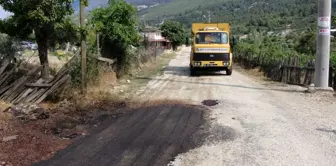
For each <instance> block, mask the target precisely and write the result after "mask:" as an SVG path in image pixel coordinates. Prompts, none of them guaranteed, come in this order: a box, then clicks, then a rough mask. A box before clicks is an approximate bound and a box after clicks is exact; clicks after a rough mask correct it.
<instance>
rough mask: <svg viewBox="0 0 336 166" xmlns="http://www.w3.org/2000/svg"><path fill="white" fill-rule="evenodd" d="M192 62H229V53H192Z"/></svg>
mask: <svg viewBox="0 0 336 166" xmlns="http://www.w3.org/2000/svg"><path fill="white" fill-rule="evenodd" d="M193 60H194V61H229V60H230V53H194V56H193Z"/></svg>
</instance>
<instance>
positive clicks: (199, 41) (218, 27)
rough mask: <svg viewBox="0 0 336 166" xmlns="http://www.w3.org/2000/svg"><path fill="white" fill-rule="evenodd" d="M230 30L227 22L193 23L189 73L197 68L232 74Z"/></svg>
mask: <svg viewBox="0 0 336 166" xmlns="http://www.w3.org/2000/svg"><path fill="white" fill-rule="evenodd" d="M229 39H230V30H229V24H227V23H193V24H192V46H191V53H190V74H191V75H194V74H195V73H196V71H197V70H212V71H221V70H225V71H226V74H227V75H231V74H232V52H231V48H230V40H229Z"/></svg>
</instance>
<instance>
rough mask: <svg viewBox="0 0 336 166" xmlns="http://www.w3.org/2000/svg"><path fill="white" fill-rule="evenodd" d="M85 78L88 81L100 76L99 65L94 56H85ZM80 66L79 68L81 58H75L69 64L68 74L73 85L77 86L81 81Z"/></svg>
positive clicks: (93, 80) (95, 79)
mask: <svg viewBox="0 0 336 166" xmlns="http://www.w3.org/2000/svg"><path fill="white" fill-rule="evenodd" d="M86 62H87V63H86V68H87V73H86V80H87V81H88V82H89V83H90V82H91V83H92V82H95V81H97V80H98V78H99V76H100V72H99V71H100V66H99V65H98V62H97V60H96V59H94V58H87V60H86ZM81 73H82V68H81V59H80V58H76V60H75V61H74V62H73V63H72V64H71V70H70V76H71V82H72V86H73V87H79V86H80V85H81V82H82V74H81Z"/></svg>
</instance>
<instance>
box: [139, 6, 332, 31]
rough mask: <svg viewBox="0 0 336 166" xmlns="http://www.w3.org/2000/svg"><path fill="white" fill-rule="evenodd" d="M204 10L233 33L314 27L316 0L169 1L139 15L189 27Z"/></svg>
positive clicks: (158, 21) (153, 20)
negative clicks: (176, 22) (227, 25)
mask: <svg viewBox="0 0 336 166" xmlns="http://www.w3.org/2000/svg"><path fill="white" fill-rule="evenodd" d="M333 4H336V0H333ZM333 6H335V5H333ZM208 11H211V18H212V21H214V22H229V23H231V25H232V28H233V31H234V32H235V33H236V34H237V33H248V32H250V31H251V30H253V29H259V30H260V29H261V30H262V29H267V30H273V31H276V30H283V29H285V28H291V29H303V28H307V27H315V26H316V14H317V4H316V0H268V1H265V0H207V1H204V0H173V1H172V2H171V3H167V4H162V5H159V6H156V7H154V8H149V9H148V10H143V11H141V12H140V15H141V16H140V18H141V20H143V21H146V22H147V23H149V24H155V23H160V22H162V21H163V20H167V19H171V20H177V21H180V22H182V23H184V24H185V25H187V27H190V24H191V23H192V22H199V21H201V22H204V21H206V19H205V18H204V17H203V15H206V16H207V12H208Z"/></svg>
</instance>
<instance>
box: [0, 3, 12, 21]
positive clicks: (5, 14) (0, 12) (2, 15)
mask: <svg viewBox="0 0 336 166" xmlns="http://www.w3.org/2000/svg"><path fill="white" fill-rule="evenodd" d="M10 15H11V13H9V12H7V11H5V10H4V9H3V8H2V6H0V19H4V18H6V17H8V16H10Z"/></svg>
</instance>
